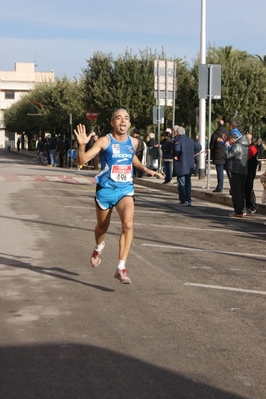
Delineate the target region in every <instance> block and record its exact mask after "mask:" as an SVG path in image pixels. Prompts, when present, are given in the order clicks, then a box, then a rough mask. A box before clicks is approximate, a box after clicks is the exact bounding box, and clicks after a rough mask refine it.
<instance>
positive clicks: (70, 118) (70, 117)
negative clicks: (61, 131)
mask: <svg viewBox="0 0 266 399" xmlns="http://www.w3.org/2000/svg"><path fill="white" fill-rule="evenodd" d="M69 124H70V168H71V169H72V162H73V161H72V134H73V131H72V114H69Z"/></svg>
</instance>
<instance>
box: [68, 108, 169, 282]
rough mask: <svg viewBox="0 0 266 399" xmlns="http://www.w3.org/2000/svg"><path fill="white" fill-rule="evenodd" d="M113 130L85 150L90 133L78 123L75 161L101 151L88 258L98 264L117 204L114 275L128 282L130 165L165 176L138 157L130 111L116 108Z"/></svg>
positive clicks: (81, 161) (131, 207)
mask: <svg viewBox="0 0 266 399" xmlns="http://www.w3.org/2000/svg"><path fill="white" fill-rule="evenodd" d="M111 126H112V127H113V133H109V134H107V135H106V136H103V137H101V138H99V139H98V140H97V141H96V142H95V144H94V146H93V147H92V148H91V149H90V150H89V151H87V152H85V146H86V144H87V142H88V141H89V140H90V138H91V135H92V133H90V134H89V135H88V136H87V135H86V127H85V126H84V125H82V124H79V125H78V126H77V130H74V133H75V135H76V137H77V141H78V144H79V149H78V163H79V164H82V165H84V164H85V163H86V162H88V161H89V160H91V159H93V158H94V157H95V156H96V155H97V154H98V153H100V160H101V171H100V173H99V174H98V175H97V176H96V177H95V179H96V183H97V186H96V195H95V202H96V216H97V224H96V226H95V231H94V233H95V242H96V246H95V248H94V251H93V253H92V256H91V258H90V262H91V265H92V266H93V267H97V266H99V264H100V262H101V259H102V257H101V253H102V250H103V248H104V246H105V243H104V237H105V233H106V232H107V230H108V227H109V224H110V220H111V214H112V210H113V207H115V208H116V210H117V212H118V214H119V217H120V220H121V225H122V232H121V235H120V239H119V260H118V266H117V268H116V271H115V276H114V277H116V278H117V279H118V280H119V281H120V282H121V283H123V284H131V280H130V278H129V276H128V271H127V269H126V260H127V257H128V253H129V250H130V247H131V244H132V240H133V227H134V226H133V224H134V186H133V167H134V168H137V169H139V170H142V171H143V172H145V173H147V174H149V175H152V176H157V177H159V178H161V179H164V176H163V175H162V174H160V173H157V172H155V171H153V170H150V169H148V168H146V167H145V166H144V165H142V163H141V162H140V161H139V160H138V158H137V157H136V155H135V151H136V148H137V145H138V140H137V139H136V138H133V137H130V136H129V135H128V131H129V128H130V126H131V123H130V116H129V113H128V112H127V111H126V110H125V109H124V108H119V109H118V110H116V111H115V112H114V113H113V115H112V118H111Z"/></svg>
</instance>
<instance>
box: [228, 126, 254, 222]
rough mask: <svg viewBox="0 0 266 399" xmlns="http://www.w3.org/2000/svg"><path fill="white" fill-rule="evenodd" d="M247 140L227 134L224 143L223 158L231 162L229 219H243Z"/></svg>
mask: <svg viewBox="0 0 266 399" xmlns="http://www.w3.org/2000/svg"><path fill="white" fill-rule="evenodd" d="M248 145H249V139H248V138H247V137H246V136H242V135H241V136H240V137H239V135H238V133H232V132H229V134H228V141H226V142H225V148H226V149H225V152H224V155H225V158H226V159H227V160H228V161H231V171H232V172H231V173H232V174H231V195H232V200H233V206H234V212H233V213H230V214H229V216H231V217H241V218H242V217H244V216H247V213H246V212H244V207H245V183H246V175H247V162H248Z"/></svg>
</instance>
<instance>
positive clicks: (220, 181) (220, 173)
mask: <svg viewBox="0 0 266 399" xmlns="http://www.w3.org/2000/svg"><path fill="white" fill-rule="evenodd" d="M215 166H216V173H217V187H216V190H218V191H223V186H224V170H225V171H226V174H227V177H228V180H229V184H230V180H231V170H230V163H229V162H226V163H225V164H224V165H215Z"/></svg>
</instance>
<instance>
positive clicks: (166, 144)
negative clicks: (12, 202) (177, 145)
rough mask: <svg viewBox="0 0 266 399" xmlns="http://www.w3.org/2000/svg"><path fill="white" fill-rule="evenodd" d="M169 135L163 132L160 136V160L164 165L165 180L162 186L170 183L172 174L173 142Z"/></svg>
mask: <svg viewBox="0 0 266 399" xmlns="http://www.w3.org/2000/svg"><path fill="white" fill-rule="evenodd" d="M170 136H171V133H170V132H169V131H165V133H164V134H163V135H162V138H163V140H162V145H161V150H162V159H163V163H164V172H165V180H164V182H163V184H168V183H171V180H172V173H173V149H174V142H173V140H171V138H170Z"/></svg>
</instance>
